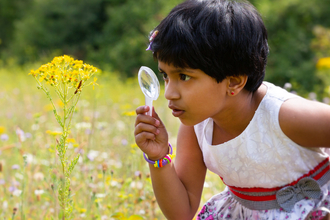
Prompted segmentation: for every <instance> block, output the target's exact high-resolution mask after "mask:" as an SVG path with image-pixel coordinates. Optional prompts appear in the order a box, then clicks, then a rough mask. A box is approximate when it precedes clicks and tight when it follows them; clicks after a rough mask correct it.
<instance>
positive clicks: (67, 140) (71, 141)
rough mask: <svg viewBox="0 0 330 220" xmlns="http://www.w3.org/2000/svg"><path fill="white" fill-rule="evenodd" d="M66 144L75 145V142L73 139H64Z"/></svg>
mask: <svg viewBox="0 0 330 220" xmlns="http://www.w3.org/2000/svg"><path fill="white" fill-rule="evenodd" d="M66 142H67V143H76V140H75V139H74V138H68V139H66Z"/></svg>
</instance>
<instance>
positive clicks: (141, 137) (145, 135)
mask: <svg viewBox="0 0 330 220" xmlns="http://www.w3.org/2000/svg"><path fill="white" fill-rule="evenodd" d="M155 139H156V136H155V135H154V134H153V133H150V132H141V133H139V134H137V135H135V142H136V144H137V145H139V146H140V144H143V143H145V142H146V140H152V141H154V140H155Z"/></svg>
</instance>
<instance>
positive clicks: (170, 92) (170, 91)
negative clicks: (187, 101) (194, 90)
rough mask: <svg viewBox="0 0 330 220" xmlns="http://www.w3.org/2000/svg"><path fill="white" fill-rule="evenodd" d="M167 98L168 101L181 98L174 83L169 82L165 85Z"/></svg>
mask: <svg viewBox="0 0 330 220" xmlns="http://www.w3.org/2000/svg"><path fill="white" fill-rule="evenodd" d="M165 98H166V99H167V100H175V99H179V98H180V93H179V91H178V88H177V86H176V85H175V84H174V83H171V82H168V83H166V85H165Z"/></svg>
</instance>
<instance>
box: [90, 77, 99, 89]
mask: <svg viewBox="0 0 330 220" xmlns="http://www.w3.org/2000/svg"><path fill="white" fill-rule="evenodd" d="M96 80H97V78H96V77H94V81H93V82H92V83H93V90H94V86H95V85H97V86H98V85H99V84H97V83H96Z"/></svg>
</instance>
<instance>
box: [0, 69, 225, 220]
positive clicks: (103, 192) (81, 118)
mask: <svg viewBox="0 0 330 220" xmlns="http://www.w3.org/2000/svg"><path fill="white" fill-rule="evenodd" d="M33 68H36V66H34V67H33ZM29 71H30V68H18V67H12V68H6V69H0V80H1V86H0V106H1V108H0V135H1V139H0V219H33V220H34V219H58V218H59V204H58V202H57V201H58V200H57V189H58V182H59V181H60V180H61V178H63V176H62V175H61V173H60V172H59V168H60V164H59V160H58V157H57V156H56V151H55V145H56V138H57V137H59V134H58V133H57V132H56V131H59V130H60V127H59V126H58V124H57V121H56V119H55V117H54V115H53V112H52V107H51V105H50V103H49V101H48V100H47V97H46V95H45V94H44V93H43V92H41V91H39V90H38V89H37V88H36V82H35V80H34V79H33V77H31V76H28V75H27V74H28V73H29ZM97 77H98V81H97V82H98V83H99V84H100V86H97V87H96V88H95V90H94V91H93V89H92V87H91V86H90V87H87V88H86V89H84V91H83V92H82V95H81V99H80V101H79V102H78V107H77V110H76V112H75V114H74V116H73V122H72V125H73V126H72V132H71V134H70V135H69V137H68V138H70V149H69V152H71V154H72V155H71V156H74V155H76V154H77V153H80V154H81V157H80V159H79V162H78V163H77V165H76V167H75V169H74V170H73V172H72V180H71V191H70V192H71V196H72V198H73V201H74V209H73V216H74V217H73V219H102V220H106V219H109V220H110V219H130V220H134V219H148V220H149V219H165V217H164V216H163V215H162V213H161V211H160V209H159V208H158V205H157V203H156V200H155V197H154V194H153V191H152V186H151V181H150V176H149V170H148V166H147V163H146V162H145V161H144V159H143V156H142V152H141V151H140V150H139V149H138V147H137V146H136V144H135V142H134V135H133V132H134V121H135V108H136V107H138V106H140V105H143V104H144V97H143V94H142V92H141V90H140V88H139V87H138V82H137V79H129V80H127V81H125V82H122V81H120V80H119V79H118V77H116V76H115V75H114V74H111V73H103V74H101V75H99V76H97ZM163 94H164V92H163V90H162V92H161V95H160V98H159V99H158V100H157V101H155V102H154V105H155V108H156V111H157V112H158V114H159V115H160V117H161V118H162V120H163V121H164V123H165V125H166V127H167V129H168V132H169V137H170V142H171V143H172V145H173V146H174V148H175V143H176V134H177V131H178V126H179V121H178V120H177V119H176V118H174V117H172V116H171V113H170V110H169V109H168V108H167V102H166V100H165V98H164V97H163ZM55 96H56V95H55V94H53V97H55ZM54 101H55V105H61V103H60V101H59V100H57V99H56V98H54ZM23 156H26V158H25V160H24V158H23ZM24 161H25V162H26V163H25V162H24ZM222 189H223V185H222V183H221V181H220V179H219V177H218V176H216V175H214V174H212V173H208V175H207V178H206V184H205V189H204V191H203V196H202V202H201V205H202V204H203V203H204V202H205V201H206V200H207V199H209V198H210V197H211V196H212V195H214V194H216V193H218V192H220V191H221V190H222Z"/></svg>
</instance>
